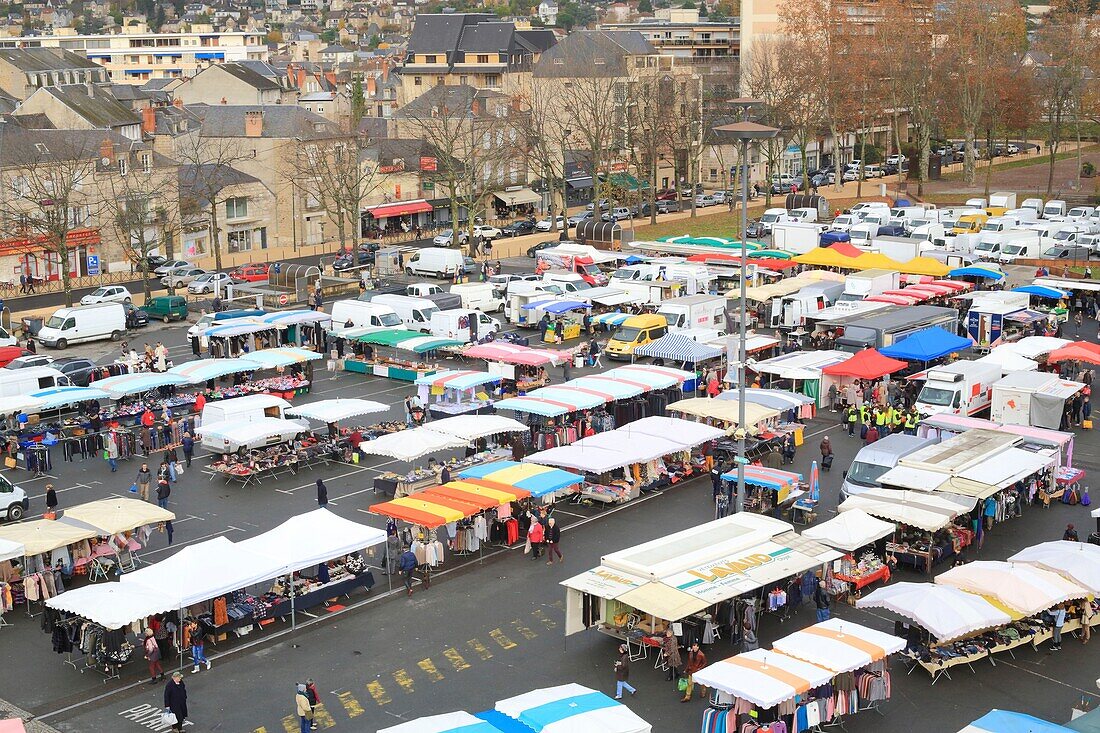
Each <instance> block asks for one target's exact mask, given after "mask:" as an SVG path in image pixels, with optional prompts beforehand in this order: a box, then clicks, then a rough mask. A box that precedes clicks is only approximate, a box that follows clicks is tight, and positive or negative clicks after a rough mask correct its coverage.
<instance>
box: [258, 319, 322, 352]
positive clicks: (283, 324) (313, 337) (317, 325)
mask: <svg viewBox="0 0 1100 733" xmlns="http://www.w3.org/2000/svg"><path fill="white" fill-rule="evenodd" d="M256 320H258V321H260V322H261V323H267V324H270V325H273V326H278V327H279V328H280V330H279V332H278V334H279V340H278V341H279V343H280V344H282V345H284V346H297V347H305V348H307V349H310V350H312V351H313V352H314V353H320V352H323V351H324V349H325V332H326V330H328V329H329V328H331V326H332V316H331V315H329V314H327V313H325V312H324V311H320V310H316V311H315V310H290V311H278V312H275V313H268V314H266V315H263V316H258V317H257V319H256Z"/></svg>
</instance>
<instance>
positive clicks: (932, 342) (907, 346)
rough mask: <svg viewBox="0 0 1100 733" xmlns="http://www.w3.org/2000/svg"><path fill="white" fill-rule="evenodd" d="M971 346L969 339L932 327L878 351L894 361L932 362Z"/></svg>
mask: <svg viewBox="0 0 1100 733" xmlns="http://www.w3.org/2000/svg"><path fill="white" fill-rule="evenodd" d="M971 346H973V342H972V341H971V340H970V339H968V338H963V337H962V336H956V335H955V334H953V333H949V332H947V331H944V330H943V329H942V328H940V327H939V326H933V327H932V328H926V329H924V330H923V331H917V332H915V333H911V334H909V335H908V336H906V337H905V338H903V339H902V340H901V341H896V342H894V345H893V346H887V347H886V348H884V349H879V350H878V351H879V353H880V354H882V355H883V356H889V357H892V358H894V359H904V360H905V361H932V360H933V359H939V358H940V357H941V356H947V355H948V354H951V353H953V352H956V351H962V350H963V349H967V348H970V347H971Z"/></svg>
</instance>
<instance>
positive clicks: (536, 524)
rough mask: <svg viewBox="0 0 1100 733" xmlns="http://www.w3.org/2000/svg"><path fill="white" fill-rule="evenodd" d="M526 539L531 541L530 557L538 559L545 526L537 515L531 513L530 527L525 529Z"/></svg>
mask: <svg viewBox="0 0 1100 733" xmlns="http://www.w3.org/2000/svg"><path fill="white" fill-rule="evenodd" d="M527 539H528V540H530V541H531V559H532V560H538V559H539V556H540V555H542V543H543V540H544V539H545V528H544V527H543V526H542V522H540V521H539V518H538V517H537V516H534V515H532V517H531V527H530V528H529V529H528V530H527Z"/></svg>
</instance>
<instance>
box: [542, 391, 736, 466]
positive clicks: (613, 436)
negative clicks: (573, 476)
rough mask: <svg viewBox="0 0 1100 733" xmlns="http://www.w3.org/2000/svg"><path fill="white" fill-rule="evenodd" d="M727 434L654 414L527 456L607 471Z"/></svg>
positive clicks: (554, 464) (545, 461)
mask: <svg viewBox="0 0 1100 733" xmlns="http://www.w3.org/2000/svg"><path fill="white" fill-rule="evenodd" d="M711 401H712V402H713V400H711ZM724 434H725V433H724V431H722V430H720V429H718V428H712V427H709V426H707V425H701V424H698V423H693V422H691V421H689V420H680V419H678V418H668V417H650V418H644V419H642V420H639V421H637V422H636V423H630V424H627V425H624V426H623V427H621V428H616V429H615V430H609V431H607V432H604V433H596V434H595V435H590V436H588V437H587V438H581V439H580V440H578V441H576V442H575V443H572V444H570V445H565V446H559V447H557V448H550V449H549V450H544V451H541V452H539V453H533V454H531V455H530V456H527V457H525V458H524V460H525V461H529V462H538V463H541V464H545V465H550V466H562V467H565V468H573V469H576V470H578V471H587V472H589V473H606V472H607V471H613V470H615V469H617V468H622V467H624V466H629V465H631V464H634V463H647V462H649V461H654V460H657V459H658V458H660V457H662V456H666V455H669V454H671V453H679V452H680V451H685V450H691V449H692V448H694V447H695V446H697V445H700V444H702V443H705V442H706V441H708V440H714V439H716V438H718V437H721V436H722V435H724Z"/></svg>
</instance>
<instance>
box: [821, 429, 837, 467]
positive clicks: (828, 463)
mask: <svg viewBox="0 0 1100 733" xmlns="http://www.w3.org/2000/svg"><path fill="white" fill-rule="evenodd" d="M818 448H819V449H820V451H821V470H823V471H828V470H830V469H832V467H833V442H832V441H831V440H829V436H828V435H826V436H825V437H823V438H822V439H821V445H820V446H818Z"/></svg>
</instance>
